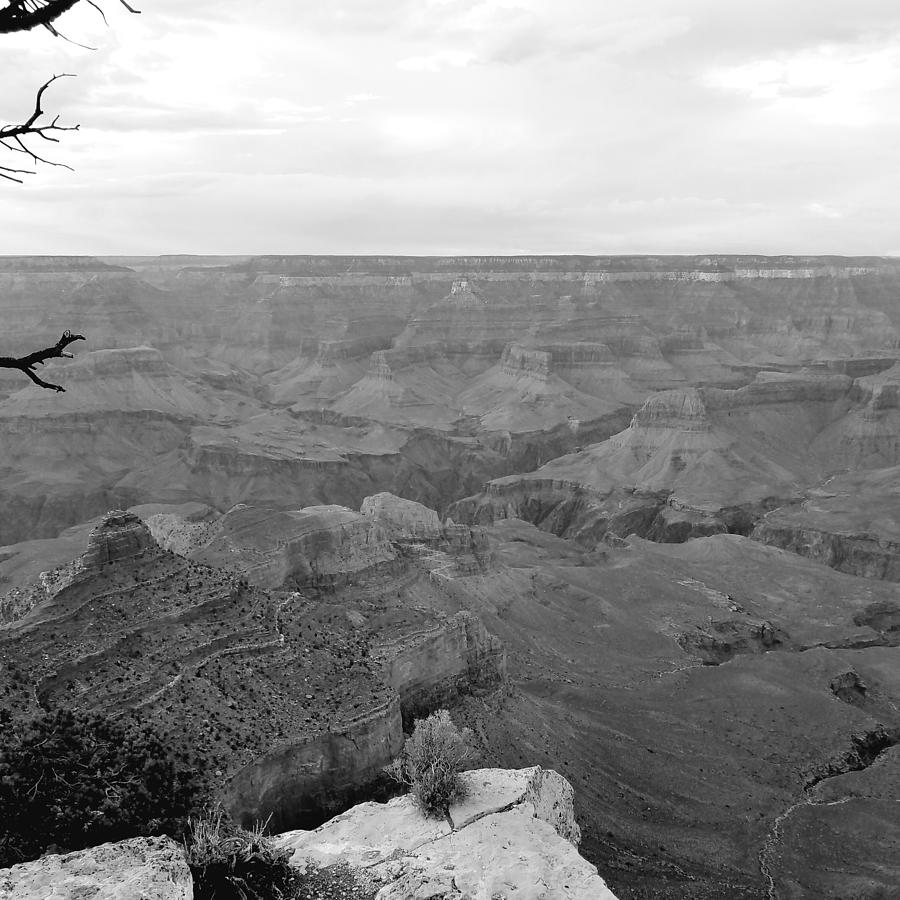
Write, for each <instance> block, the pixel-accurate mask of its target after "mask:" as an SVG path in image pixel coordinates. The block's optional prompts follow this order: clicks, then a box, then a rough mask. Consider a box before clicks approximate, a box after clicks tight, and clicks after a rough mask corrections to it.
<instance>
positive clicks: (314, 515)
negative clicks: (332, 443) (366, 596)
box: [192, 504, 396, 588]
mask: <svg viewBox="0 0 900 900" xmlns="http://www.w3.org/2000/svg"><path fill="white" fill-rule="evenodd" d="M192 557H193V558H194V559H196V560H198V561H201V562H206V563H207V564H211V565H222V564H227V561H229V560H230V561H231V562H232V563H238V564H239V565H240V566H241V568H242V569H244V570H245V571H246V572H247V574H248V577H249V578H250V580H251V581H252V582H253V583H254V584H258V585H259V586H260V587H268V588H277V587H289V588H299V587H303V586H304V585H313V586H319V587H321V586H325V585H330V586H332V587H333V586H335V585H336V584H339V583H344V582H346V580H347V579H349V578H353V577H355V576H358V575H360V574H362V573H365V572H369V571H370V570H373V569H376V568H379V567H382V568H383V567H384V566H389V565H390V564H391V563H393V561H394V560H395V559H396V553H395V551H394V550H393V548H392V547H391V545H390V543H389V541H388V539H387V534H386V533H385V531H384V530H383V529H382V528H381V527H380V526H379V525H378V524H376V523H375V522H373V521H372V520H371V519H368V518H366V517H364V516H362V515H360V514H359V513H357V512H354V511H353V510H350V509H347V508H346V507H344V506H336V505H327V506H308V507H306V508H304V509H298V510H274V509H266V508H256V507H251V506H246V505H243V504H241V505H239V506H236V507H234V508H233V509H232V510H230V511H229V512H228V513H226V514H225V515H224V516H223V517H222V518H221V519H220V520H219V521H218V522H217V523H216V525H215V526H214V530H213V533H212V536H211V538H210V540H209V541H208V542H207V543H206V545H205V546H204V547H203V548H202V549H200V550H197V551H195V552H194V553H193V554H192Z"/></svg>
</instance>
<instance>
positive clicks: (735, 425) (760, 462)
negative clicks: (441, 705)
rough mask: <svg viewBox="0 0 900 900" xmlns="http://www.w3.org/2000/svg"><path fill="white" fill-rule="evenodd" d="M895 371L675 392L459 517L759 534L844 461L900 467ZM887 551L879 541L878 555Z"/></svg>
mask: <svg viewBox="0 0 900 900" xmlns="http://www.w3.org/2000/svg"><path fill="white" fill-rule="evenodd" d="M893 371H894V370H893V369H890V370H888V371H887V372H880V373H878V374H875V375H868V376H863V377H861V378H860V379H858V380H854V379H852V378H850V377H849V376H848V375H845V374H842V373H838V372H833V371H831V370H829V369H827V368H821V369H815V370H800V371H798V372H794V373H783V372H764V373H760V374H758V375H757V376H756V378H755V379H754V381H753V382H752V383H751V384H749V385H746V386H744V387H741V388H738V389H734V390H724V389H721V388H682V389H678V390H670V391H663V392H661V393H658V394H654V395H652V396H651V397H649V398H648V399H647V400H646V401H645V402H644V404H643V405H642V406H641V408H640V409H639V410H638V411H637V412H636V413H635V415H634V416H633V418H632V420H631V423H630V425H629V426H628V428H626V429H625V430H623V431H622V432H620V433H619V434H616V435H613V436H612V437H611V438H609V439H607V440H606V441H603V442H601V443H599V444H595V445H593V446H591V447H588V448H586V449H585V450H583V451H580V452H577V453H574V454H569V455H566V456H562V457H559V458H557V459H555V460H552V461H551V462H549V463H547V464H546V465H544V466H543V467H541V468H540V469H538V470H537V471H535V472H531V473H527V474H524V475H520V476H509V477H506V478H503V479H496V480H494V481H492V482H490V483H489V484H488V485H487V488H486V490H485V491H484V492H483V493H482V494H480V495H476V496H475V497H472V498H467V499H466V500H464V501H459V502H457V503H456V504H454V505H452V506H451V507H450V509H449V510H448V512H449V514H450V515H451V516H453V517H454V518H455V519H458V520H460V521H467V522H481V523H489V522H491V521H493V520H495V519H500V518H511V517H517V518H523V519H525V520H526V521H529V522H533V523H535V524H539V525H540V526H541V527H542V528H546V529H547V530H550V531H553V532H554V533H555V534H559V535H562V536H565V537H570V538H577V539H580V540H583V541H586V542H594V543H596V541H597V540H599V539H601V538H603V537H604V536H606V535H607V534H609V535H614V536H618V537H623V536H627V535H628V534H629V533H635V534H638V535H640V536H642V537H647V538H650V539H652V540H657V541H663V542H672V541H674V542H678V541H683V540H687V539H688V538H692V537H699V536H704V535H709V534H715V533H718V532H723V531H727V532H732V533H738V534H749V533H750V532H751V531H752V530H753V527H754V525H755V524H756V522H757V521H759V520H760V519H761V517H762V516H764V515H766V514H767V513H770V512H771V511H772V510H773V509H775V508H776V507H779V506H782V505H784V504H789V503H797V502H799V501H800V500H801V499H802V497H803V492H802V487H803V486H812V485H815V484H816V483H817V482H819V481H821V480H822V479H823V478H824V477H825V476H826V475H827V473H828V472H829V471H833V469H834V467H835V466H838V465H840V464H842V463H847V464H850V465H851V466H859V465H861V464H862V463H861V461H868V463H867V464H868V465H881V464H883V463H884V461H885V460H887V461H888V462H889V463H890V464H891V465H895V464H896V455H895V454H896V447H895V443H896V435H897V434H900V420H898V421H897V422H895V421H894V420H893V418H891V417H892V416H894V415H896V414H897V413H896V410H895V409H894V406H893V402H894V401H893V397H894V380H895V379H894V375H892V374H891V373H892V372H893ZM879 435H880V436H879ZM771 521H772V523H774V521H775V519H774V518H772V520H771ZM772 527H774V525H772V526H771V527H770V530H769V531H768V532H766V533H767V534H774V532H773V531H772V530H771V528H772ZM762 533H763V532H760V535H762ZM773 540H774V538H773ZM882 551H886V552H888V553H891V552H893V551H892V550H891V549H890V548H885V547H882ZM882 551H878V550H877V548H874V547H873V548H871V553H872V554H873V559H874V555H877V554H878V553H879V552H882ZM860 552H863V551H860ZM872 565H873V567H874V568H877V567H878V565H879V563H877V562H873V563H872Z"/></svg>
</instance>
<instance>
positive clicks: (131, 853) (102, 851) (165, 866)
mask: <svg viewBox="0 0 900 900" xmlns="http://www.w3.org/2000/svg"><path fill="white" fill-rule="evenodd" d="M51 897H52V898H54V900H79V898H87V897H90V898H91V900H138V898H140V900H193V897H194V885H193V880H192V878H191V871H190V869H189V868H188V864H187V860H186V859H185V857H184V847H183V846H182V845H181V844H179V843H176V842H175V841H173V840H172V838H169V837H158V838H132V839H131V840H128V841H119V842H118V843H115V844H101V845H100V846H99V847H91V848H89V849H87V850H78V851H76V852H75V853H66V854H64V855H62V856H55V855H52V854H51V855H48V856H42V857H41V858H40V859H36V860H35V861H34V862H28V863H23V864H21V865H18V866H13V867H12V868H10V869H0V898H2V900H48V898H51Z"/></svg>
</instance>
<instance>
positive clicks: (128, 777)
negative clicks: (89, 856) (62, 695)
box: [0, 710, 202, 867]
mask: <svg viewBox="0 0 900 900" xmlns="http://www.w3.org/2000/svg"><path fill="white" fill-rule="evenodd" d="M201 799H202V783H201V781H200V780H199V778H198V776H197V774H196V766H195V765H194V761H193V760H189V759H186V760H183V761H180V762H179V761H178V760H176V759H175V758H174V757H173V755H172V754H171V752H170V750H169V748H168V747H166V746H165V745H164V744H163V743H162V741H161V740H160V739H159V738H158V737H157V735H156V734H155V733H154V732H153V731H152V730H150V729H149V728H147V727H143V726H138V725H126V724H123V723H121V722H119V721H115V720H113V719H109V718H107V717H105V716H101V715H97V714H94V713H84V712H72V711H70V710H52V711H49V712H46V711H42V712H41V713H39V714H37V715H34V716H32V717H30V718H27V719H23V720H13V719H12V717H11V716H10V715H9V713H8V711H4V710H0V867H6V866H11V865H15V864H16V863H20V862H26V861H28V860H31V859H36V858H37V857H38V856H40V855H41V854H43V853H45V852H47V851H50V852H67V851H71V850H81V849H84V848H85V847H93V846H96V845H97V844H103V843H105V842H107V841H121V840H125V839H127V838H132V837H140V836H151V835H161V834H169V835H173V836H180V835H181V834H182V833H183V831H184V828H185V826H186V824H187V819H188V816H189V815H190V813H191V812H192V811H193V810H194V808H195V807H197V806H198V805H199V803H200V802H201Z"/></svg>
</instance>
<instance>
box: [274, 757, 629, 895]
mask: <svg viewBox="0 0 900 900" xmlns="http://www.w3.org/2000/svg"><path fill="white" fill-rule="evenodd" d="M463 782H464V785H465V787H466V796H465V798H464V799H463V800H461V801H460V802H458V803H456V804H454V805H453V806H451V808H450V811H449V815H448V817H447V820H439V819H438V820H436V819H427V818H425V817H424V816H423V815H422V813H421V812H419V811H418V809H417V808H416V806H415V804H414V802H413V800H412V798H411V797H410V796H405V797H399V798H397V799H395V800H392V801H390V802H389V803H387V804H380V803H365V804H362V805H360V806H357V807H354V808H353V809H351V810H349V811H348V812H346V813H344V814H343V815H341V816H338V817H337V818H336V819H333V820H332V821H330V822H327V823H326V824H325V825H323V826H321V827H320V828H318V829H316V830H315V831H312V832H292V833H288V834H283V835H280V837H279V839H278V840H279V843H280V844H281V845H282V846H283V847H285V848H286V849H289V850H291V851H293V852H292V857H291V862H292V864H293V865H295V866H298V867H301V868H302V867H304V866H306V865H307V864H308V863H309V862H312V863H315V864H318V865H331V864H333V863H337V862H347V863H349V864H350V865H351V866H354V867H358V868H362V869H365V870H366V871H367V872H368V874H369V875H370V876H371V879H372V881H373V883H374V884H376V885H380V888H379V890H378V894H377V898H378V900H408V898H410V897H443V898H446V900H463V898H465V897H481V896H487V897H496V896H516V897H521V898H523V900H538V898H545V900H615V897H614V895H613V894H612V892H611V891H610V890H609V888H607V886H606V884H605V882H604V881H603V879H602V878H601V877H600V876H599V875H598V873H597V869H596V867H595V866H593V865H591V864H590V863H588V862H587V861H586V860H585V859H583V858H582V857H581V856H579V855H578V851H577V849H576V847H577V845H578V841H579V831H578V825H577V823H576V822H575V817H574V812H573V805H572V801H573V796H574V792H573V790H572V787H571V785H570V784H569V783H568V782H567V781H566V780H565V779H564V778H563V777H562V776H560V775H558V774H557V773H556V772H554V771H552V770H546V769H542V768H540V767H539V766H535V767H533V768H530V769H519V770H513V771H508V770H504V769H478V770H475V771H472V772H466V773H464V775H463Z"/></svg>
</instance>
